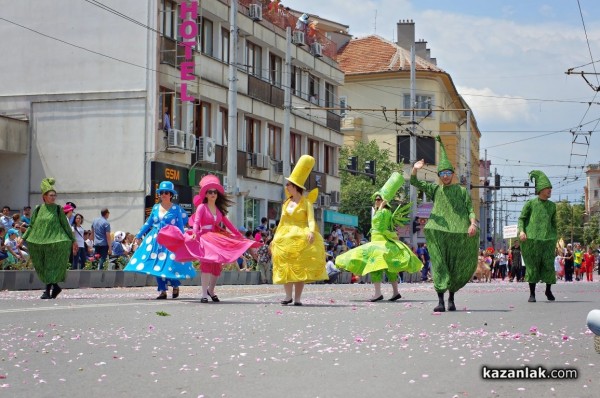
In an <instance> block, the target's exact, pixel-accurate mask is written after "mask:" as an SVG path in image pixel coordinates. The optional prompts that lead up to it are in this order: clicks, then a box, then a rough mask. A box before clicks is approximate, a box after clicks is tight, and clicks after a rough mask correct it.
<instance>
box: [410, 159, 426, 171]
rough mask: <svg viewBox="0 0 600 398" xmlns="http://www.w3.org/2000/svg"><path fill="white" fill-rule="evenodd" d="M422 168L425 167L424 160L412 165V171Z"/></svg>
mask: <svg viewBox="0 0 600 398" xmlns="http://www.w3.org/2000/svg"><path fill="white" fill-rule="evenodd" d="M423 166H425V159H421V160H419V161H417V162H416V163H415V164H414V165H413V169H417V170H419V169H421V168H423Z"/></svg>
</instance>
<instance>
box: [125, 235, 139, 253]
mask: <svg viewBox="0 0 600 398" xmlns="http://www.w3.org/2000/svg"><path fill="white" fill-rule="evenodd" d="M121 244H122V245H123V251H124V252H125V255H126V256H131V255H132V254H133V252H134V251H135V249H137V246H136V245H135V243H134V236H133V234H132V233H129V232H127V233H125V239H123V242H122V243H121Z"/></svg>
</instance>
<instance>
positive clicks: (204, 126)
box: [196, 102, 213, 137]
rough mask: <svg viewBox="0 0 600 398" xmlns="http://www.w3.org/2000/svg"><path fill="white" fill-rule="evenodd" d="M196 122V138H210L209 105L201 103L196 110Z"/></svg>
mask: <svg viewBox="0 0 600 398" xmlns="http://www.w3.org/2000/svg"><path fill="white" fill-rule="evenodd" d="M196 112H197V113H198V114H197V115H196V120H198V127H199V130H198V134H197V135H198V136H199V137H212V136H213V134H212V130H211V128H210V103H208V102H201V103H200V106H199V107H198V108H196Z"/></svg>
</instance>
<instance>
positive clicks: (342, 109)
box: [340, 95, 348, 116]
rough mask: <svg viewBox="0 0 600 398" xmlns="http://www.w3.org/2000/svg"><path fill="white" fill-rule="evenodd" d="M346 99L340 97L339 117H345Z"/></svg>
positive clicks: (346, 111)
mask: <svg viewBox="0 0 600 398" xmlns="http://www.w3.org/2000/svg"><path fill="white" fill-rule="evenodd" d="M347 108H348V97H346V96H345V95H344V96H342V97H340V115H341V116H346V113H348V109H347Z"/></svg>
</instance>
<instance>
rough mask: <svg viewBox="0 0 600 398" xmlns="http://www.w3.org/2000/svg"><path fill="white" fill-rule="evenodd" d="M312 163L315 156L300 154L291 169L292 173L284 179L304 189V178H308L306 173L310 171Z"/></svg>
mask: <svg viewBox="0 0 600 398" xmlns="http://www.w3.org/2000/svg"><path fill="white" fill-rule="evenodd" d="M314 165H315V158H313V157H312V156H310V155H302V156H300V159H298V163H296V166H295V167H294V170H292V174H290V176H289V177H287V178H286V180H288V181H289V182H291V183H292V184H294V185H296V186H298V187H300V188H302V189H306V188H305V187H304V183H305V182H306V179H307V178H308V175H309V174H310V172H311V171H312V168H313V167H314Z"/></svg>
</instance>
